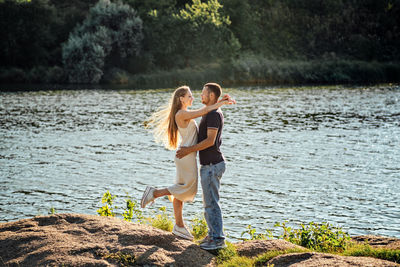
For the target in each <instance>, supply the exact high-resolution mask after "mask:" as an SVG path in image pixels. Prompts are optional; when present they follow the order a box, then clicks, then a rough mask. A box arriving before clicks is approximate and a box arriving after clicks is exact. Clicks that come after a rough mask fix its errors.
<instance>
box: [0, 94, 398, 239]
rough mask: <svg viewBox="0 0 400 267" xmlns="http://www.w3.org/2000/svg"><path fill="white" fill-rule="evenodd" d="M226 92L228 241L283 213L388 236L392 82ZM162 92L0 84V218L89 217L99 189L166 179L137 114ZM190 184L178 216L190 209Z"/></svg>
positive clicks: (392, 225) (394, 105) (167, 163)
mask: <svg viewBox="0 0 400 267" xmlns="http://www.w3.org/2000/svg"><path fill="white" fill-rule="evenodd" d="M226 91H228V92H229V93H230V94H232V95H233V96H235V98H236V100H237V101H238V105H236V106H229V107H224V113H225V118H226V122H225V129H224V134H223V146H222V149H223V151H224V154H225V156H226V158H227V161H228V165H227V171H226V173H225V175H224V176H223V180H222V182H223V184H222V190H221V194H222V206H223V211H224V218H225V229H226V231H227V232H228V233H229V235H230V237H231V238H237V237H240V234H241V232H242V231H244V230H245V228H246V226H247V225H248V224H251V225H252V226H254V227H256V228H257V229H260V230H261V229H266V228H273V225H274V223H275V222H277V221H279V222H281V221H283V220H290V221H291V223H298V222H308V221H316V222H323V221H328V222H331V223H333V224H336V225H340V226H343V227H344V228H345V229H346V230H348V231H349V232H350V233H351V234H380V235H389V236H396V237H400V208H399V207H400V198H399V192H400V165H399V162H400V140H399V138H400V87H396V86H380V87H379V86H376V87H368V88H364V87H358V88H342V87H326V88H316V87H301V88H236V89H229V90H226ZM171 92H172V90H147V91H129V90H121V91H104V90H98V91H96V90H87V91H48V92H18V93H0V97H1V102H0V127H1V128H0V130H1V131H0V138H1V142H0V203H1V205H0V221H3V222H4V221H9V220H17V219H20V218H25V217H30V216H35V215H37V214H47V213H48V211H49V209H50V207H54V208H55V209H56V211H57V212H79V213H89V214H95V213H96V209H97V207H99V205H100V202H99V201H100V199H101V196H102V194H103V193H104V192H105V191H106V190H110V191H111V192H112V193H113V194H117V196H118V198H119V200H120V203H117V204H119V206H122V205H123V199H124V197H125V196H126V193H128V194H130V195H131V196H133V197H134V198H136V199H139V198H140V196H141V194H142V191H143V189H144V188H145V186H146V185H149V184H150V185H157V186H160V187H161V186H167V185H169V184H170V183H171V182H172V181H173V179H174V176H175V167H174V162H173V157H174V152H173V151H167V150H165V149H163V148H162V147H161V146H160V145H158V144H155V143H154V141H153V137H152V135H151V133H149V132H148V131H146V130H145V129H144V127H143V121H145V120H146V118H148V116H149V115H150V114H151V112H153V111H155V109H156V108H157V107H158V106H160V105H161V104H164V103H165V102H166V101H167V100H168V99H169V96H170V93H171ZM199 94H200V91H195V92H194V95H195V97H196V102H195V103H194V106H195V107H200V106H201V105H200V97H199ZM199 189H200V190H199V193H198V195H197V198H196V200H195V202H194V203H190V204H187V205H186V206H185V208H184V213H185V214H184V215H185V217H186V218H190V217H192V216H194V215H195V214H198V213H201V212H202V203H201V188H199ZM162 205H166V206H167V207H168V209H169V210H170V211H171V210H172V208H171V205H170V203H169V201H168V200H167V199H159V200H157V202H156V205H155V207H153V208H151V209H156V208H157V207H160V206H162ZM146 212H149V211H146ZM171 213H172V212H171ZM148 214H150V212H149V213H148Z"/></svg>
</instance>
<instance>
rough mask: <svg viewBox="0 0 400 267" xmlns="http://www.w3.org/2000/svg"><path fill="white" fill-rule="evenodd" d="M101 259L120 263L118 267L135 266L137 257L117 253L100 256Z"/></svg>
mask: <svg viewBox="0 0 400 267" xmlns="http://www.w3.org/2000/svg"><path fill="white" fill-rule="evenodd" d="M99 256H100V257H102V258H103V259H106V260H112V261H114V262H117V263H118V266H133V265H134V264H135V256H134V255H131V254H127V253H123V252H121V251H118V252H116V253H104V254H99Z"/></svg>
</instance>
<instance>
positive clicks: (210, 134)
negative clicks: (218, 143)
mask: <svg viewBox="0 0 400 267" xmlns="http://www.w3.org/2000/svg"><path fill="white" fill-rule="evenodd" d="M217 133H218V129H217V128H207V138H206V139H204V140H203V141H201V142H200V143H198V144H196V145H193V146H188V147H181V148H180V149H179V150H178V151H176V157H177V158H179V159H181V158H183V157H184V156H186V155H188V154H190V153H192V152H196V151H200V150H204V149H206V148H209V147H210V146H213V145H214V143H215V139H217Z"/></svg>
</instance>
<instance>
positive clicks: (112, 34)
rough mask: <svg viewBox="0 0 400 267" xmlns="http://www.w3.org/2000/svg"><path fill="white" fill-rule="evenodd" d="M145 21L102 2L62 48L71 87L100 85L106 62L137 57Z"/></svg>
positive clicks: (105, 0) (125, 9)
mask: <svg viewBox="0 0 400 267" xmlns="http://www.w3.org/2000/svg"><path fill="white" fill-rule="evenodd" d="M142 38H143V35H142V21H141V19H140V18H138V17H137V16H136V12H135V11H134V10H133V9H132V8H130V7H129V6H128V5H123V4H119V3H112V2H110V1H109V0H100V1H99V2H98V3H97V4H96V5H95V6H94V7H93V8H91V9H90V12H89V15H88V17H87V18H86V19H85V21H84V22H83V23H82V24H81V25H79V26H78V27H77V28H76V29H75V30H74V31H73V32H72V33H71V34H70V37H69V39H68V41H67V42H66V43H65V44H63V50H62V56H63V63H64V68H65V70H66V73H67V75H68V80H69V82H71V83H98V82H99V81H100V79H101V77H102V76H103V68H104V64H105V61H106V58H107V57H108V58H109V59H112V58H119V59H124V58H126V57H127V56H128V55H132V54H137V53H138V52H139V49H140V44H141V41H142Z"/></svg>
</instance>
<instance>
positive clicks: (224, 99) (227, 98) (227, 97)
mask: <svg viewBox="0 0 400 267" xmlns="http://www.w3.org/2000/svg"><path fill="white" fill-rule="evenodd" d="M219 102H223V103H224V105H232V104H236V100H235V99H233V98H232V97H231V96H230V95H228V94H225V95H224V96H223V97H222V98H221V100H219V101H218V103H219Z"/></svg>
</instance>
